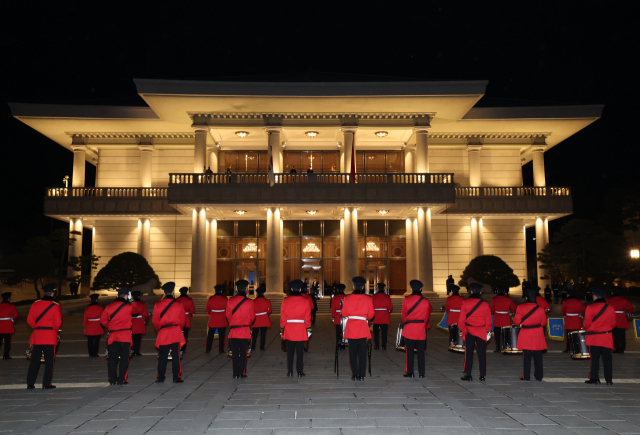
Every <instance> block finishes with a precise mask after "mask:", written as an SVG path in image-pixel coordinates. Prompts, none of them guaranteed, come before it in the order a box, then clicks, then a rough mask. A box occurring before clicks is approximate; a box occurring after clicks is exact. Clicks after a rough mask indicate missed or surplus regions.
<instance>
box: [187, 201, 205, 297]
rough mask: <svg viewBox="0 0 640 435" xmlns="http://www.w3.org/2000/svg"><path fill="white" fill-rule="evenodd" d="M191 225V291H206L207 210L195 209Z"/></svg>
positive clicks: (202, 208)
mask: <svg viewBox="0 0 640 435" xmlns="http://www.w3.org/2000/svg"><path fill="white" fill-rule="evenodd" d="M192 216H193V217H192V225H191V292H193V293H204V292H205V291H206V285H207V268H206V267H207V210H206V208H204V207H195V208H194V209H193V215H192Z"/></svg>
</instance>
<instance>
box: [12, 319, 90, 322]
mask: <svg viewBox="0 0 640 435" xmlns="http://www.w3.org/2000/svg"><path fill="white" fill-rule="evenodd" d="M0 320H3V319H0ZM87 320H88V321H89V322H99V321H100V319H87Z"/></svg>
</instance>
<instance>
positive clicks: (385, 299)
mask: <svg viewBox="0 0 640 435" xmlns="http://www.w3.org/2000/svg"><path fill="white" fill-rule="evenodd" d="M384 288H385V284H384V283H382V282H379V283H378V291H377V292H376V294H375V295H373V296H371V300H372V301H373V309H374V311H375V312H376V314H375V317H374V318H373V343H374V346H373V348H374V349H375V350H378V349H380V332H382V350H387V332H388V330H389V325H390V324H391V318H390V316H389V314H391V312H393V304H392V303H391V297H389V295H388V294H386V293H385V292H384Z"/></svg>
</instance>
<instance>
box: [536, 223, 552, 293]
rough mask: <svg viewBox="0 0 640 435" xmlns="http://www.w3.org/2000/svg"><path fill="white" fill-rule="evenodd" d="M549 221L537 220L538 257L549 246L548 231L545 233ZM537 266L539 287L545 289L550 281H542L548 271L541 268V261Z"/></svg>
mask: <svg viewBox="0 0 640 435" xmlns="http://www.w3.org/2000/svg"><path fill="white" fill-rule="evenodd" d="M546 221H547V218H546V217H537V218H536V257H537V255H538V254H540V253H541V252H542V249H544V247H545V246H547V243H548V241H547V234H548V229H547V230H546V231H545V227H546V225H545V222H546ZM536 264H537V268H538V269H537V271H538V285H539V286H540V288H544V287H545V285H547V284H548V283H549V281H548V280H546V279H545V280H543V279H540V277H541V276H543V275H546V271H545V270H544V269H540V266H541V264H542V263H540V262H539V261H537V262H536Z"/></svg>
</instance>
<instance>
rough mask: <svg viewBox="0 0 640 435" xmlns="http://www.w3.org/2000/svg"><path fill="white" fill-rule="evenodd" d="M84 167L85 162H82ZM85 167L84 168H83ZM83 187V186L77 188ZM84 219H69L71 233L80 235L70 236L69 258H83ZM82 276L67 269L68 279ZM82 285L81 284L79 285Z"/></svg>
mask: <svg viewBox="0 0 640 435" xmlns="http://www.w3.org/2000/svg"><path fill="white" fill-rule="evenodd" d="M82 163H83V165H84V160H83V161H82ZM83 167H84V166H83ZM75 187H82V186H75ZM82 227H83V225H82V218H77V217H73V218H71V219H69V233H71V231H77V232H79V233H80V234H69V238H71V239H75V241H74V242H73V243H72V244H71V246H69V256H68V258H69V259H71V257H81V256H82ZM77 275H80V272H78V271H75V270H73V269H72V268H70V267H69V268H67V277H68V278H72V277H74V276H77ZM78 284H80V283H78ZM78 294H80V288H78Z"/></svg>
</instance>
